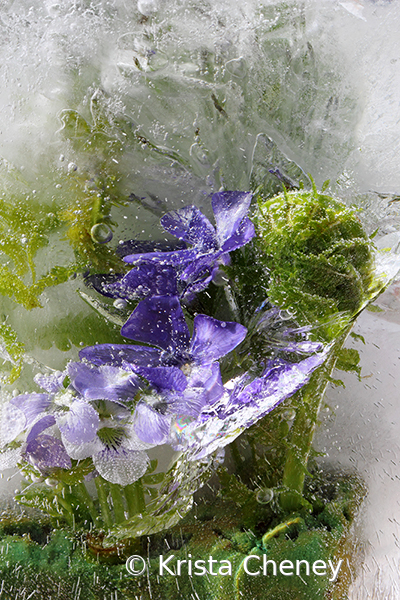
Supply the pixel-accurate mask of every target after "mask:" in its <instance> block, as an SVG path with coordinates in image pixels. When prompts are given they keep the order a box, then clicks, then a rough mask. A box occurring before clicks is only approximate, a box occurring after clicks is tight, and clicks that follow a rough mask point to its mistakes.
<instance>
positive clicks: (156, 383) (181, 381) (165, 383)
mask: <svg viewBox="0 0 400 600" xmlns="http://www.w3.org/2000/svg"><path fill="white" fill-rule="evenodd" d="M135 372H136V373H138V374H139V375H141V376H142V377H144V378H145V379H147V381H148V382H149V383H151V385H152V386H153V387H155V388H156V389H157V390H159V391H164V390H176V391H177V392H183V390H184V389H185V388H186V386H187V381H186V376H185V375H184V374H183V372H182V371H181V370H180V369H178V368H177V367H147V368H146V367H136V368H135Z"/></svg>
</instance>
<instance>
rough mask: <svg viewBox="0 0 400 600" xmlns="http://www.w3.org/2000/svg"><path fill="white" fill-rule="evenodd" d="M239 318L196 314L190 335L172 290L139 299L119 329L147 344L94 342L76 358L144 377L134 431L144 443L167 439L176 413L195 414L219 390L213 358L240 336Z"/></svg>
mask: <svg viewBox="0 0 400 600" xmlns="http://www.w3.org/2000/svg"><path fill="white" fill-rule="evenodd" d="M246 333H247V330H246V328H245V327H243V326H242V325H240V324H239V323H234V322H225V321H218V320H217V319H214V318H213V317H209V316H206V315H197V316H196V317H195V319H194V324H193V335H192V337H190V332H189V328H188V326H187V324H186V321H185V317H184V315H183V311H182V308H181V305H180V303H179V299H178V298H177V297H176V296H153V297H152V298H147V299H145V300H142V301H141V302H140V303H139V304H138V306H137V307H136V309H135V310H134V311H133V313H132V314H131V316H130V317H129V319H128V320H127V322H126V323H125V325H124V326H123V327H122V329H121V334H122V335H123V336H125V337H127V338H129V339H131V340H134V341H136V342H142V343H145V344H152V345H151V346H150V345H149V346H142V345H139V344H135V345H130V344H98V345H96V346H90V347H87V348H84V349H83V350H81V352H80V358H81V359H85V360H87V361H89V362H91V363H93V364H94V365H96V366H101V365H107V364H108V365H113V366H116V367H118V366H124V367H125V368H127V367H128V366H129V367H130V368H132V370H133V371H134V372H135V373H137V374H139V375H141V376H142V377H144V378H145V379H146V380H147V381H149V383H150V384H151V386H152V391H151V392H150V393H149V394H148V395H147V396H146V395H145V396H144V397H143V398H142V401H141V402H139V404H138V405H137V407H136V411H135V419H136V421H135V431H136V433H137V435H138V436H139V438H140V439H141V440H143V441H144V442H146V443H152V444H160V443H164V442H167V441H168V439H169V428H170V424H171V421H172V418H173V417H175V416H176V415H185V416H189V417H196V416H197V415H198V414H199V413H200V412H201V411H202V410H203V409H204V408H205V407H208V406H212V405H213V404H214V403H215V402H216V401H217V400H218V399H219V398H220V397H221V395H222V394H223V385H222V379H221V373H220V368H219V364H218V362H217V361H218V360H219V359H220V358H222V357H223V356H225V355H226V354H228V353H229V352H231V350H233V349H234V348H235V347H236V346H237V345H238V344H240V342H242V340H243V339H244V338H245V336H246Z"/></svg>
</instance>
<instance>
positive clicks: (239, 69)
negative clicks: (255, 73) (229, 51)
mask: <svg viewBox="0 0 400 600" xmlns="http://www.w3.org/2000/svg"><path fill="white" fill-rule="evenodd" d="M226 68H227V70H228V71H229V73H230V74H231V75H233V76H234V77H237V78H238V79H242V78H243V77H244V76H245V75H246V73H247V67H246V63H245V61H244V60H243V58H234V59H232V60H228V62H227V63H226Z"/></svg>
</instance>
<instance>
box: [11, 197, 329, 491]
mask: <svg viewBox="0 0 400 600" xmlns="http://www.w3.org/2000/svg"><path fill="white" fill-rule="evenodd" d="M250 202H251V194H250V193H244V192H219V193H216V194H214V195H213V197H212V208H213V211H214V217H215V223H216V226H215V227H214V226H213V225H212V224H211V223H210V221H209V220H208V219H207V218H206V217H205V216H204V215H203V214H202V213H201V212H200V210H199V209H198V208H196V207H195V206H188V207H185V208H182V209H179V210H176V211H173V212H170V213H167V214H166V215H164V217H163V218H162V219H161V224H162V226H163V227H164V229H165V230H166V231H167V232H169V233H170V234H172V235H174V236H175V237H177V238H178V239H179V240H180V243H179V246H177V247H175V248H173V249H167V250H165V251H161V250H160V251H158V250H157V251H156V250H154V249H153V248H152V249H151V250H152V251H150V252H144V253H136V254H132V253H129V250H128V252H127V253H126V249H127V248H132V244H130V245H129V243H128V244H127V245H126V247H125V253H126V255H125V258H124V260H125V261H126V262H127V263H130V264H132V269H131V270H130V271H129V272H128V273H127V274H126V275H121V276H113V277H112V279H110V277H108V278H107V277H106V276H104V277H103V278H99V277H97V279H95V280H93V281H92V284H93V285H94V286H95V287H97V289H98V290H99V291H100V292H101V293H103V294H105V295H108V296H111V297H114V298H122V299H124V300H135V299H136V300H138V299H140V301H139V303H138V304H137V306H136V308H135V309H134V310H133V312H132V313H131V315H130V316H129V318H128V319H127V321H126V322H125V324H124V325H123V327H122V329H121V334H122V336H124V337H125V338H127V339H128V340H131V341H132V342H133V343H126V344H97V345H95V346H90V347H86V348H84V349H83V350H81V352H80V356H79V358H80V361H81V362H72V363H70V364H69V365H68V366H67V368H66V370H65V372H63V373H55V374H53V375H51V376H49V375H38V376H36V378H35V381H36V383H37V384H38V385H39V386H40V387H41V388H42V389H43V390H45V392H43V393H27V394H22V395H18V396H16V397H14V398H12V399H11V400H10V401H9V402H8V403H6V404H5V405H4V407H3V412H2V420H1V423H2V427H1V439H0V442H1V445H2V447H3V449H4V451H3V453H2V454H1V455H0V457H2V460H3V463H5V462H7V461H8V462H7V465H8V463H9V462H10V461H11V462H12V460H14V461H15V462H24V461H25V462H27V463H29V464H31V465H33V466H34V467H35V468H36V469H37V471H38V472H39V473H40V474H41V475H42V476H51V475H52V474H54V472H55V471H56V470H57V469H71V468H72V467H73V463H72V461H75V460H77V461H80V460H83V459H86V458H89V457H90V458H91V459H92V462H93V469H94V470H95V471H94V473H95V474H99V475H101V476H102V477H103V478H104V479H105V480H107V481H109V482H111V483H116V484H120V485H122V486H126V485H128V484H130V483H132V482H134V481H136V480H137V479H138V478H140V477H141V476H142V475H143V474H144V473H145V472H146V470H147V468H148V464H149V459H148V456H147V453H146V450H147V449H149V448H151V447H154V446H158V445H161V444H170V445H171V446H172V447H173V448H174V449H175V450H182V451H187V453H188V458H190V459H197V458H202V457H204V456H206V455H208V454H210V453H211V452H213V451H214V450H216V449H218V448H221V447H223V446H225V445H226V444H227V443H229V442H230V441H231V440H233V439H234V438H235V437H237V436H238V435H239V434H240V433H241V432H242V431H243V430H244V429H245V428H247V427H249V426H250V425H251V424H252V423H254V422H255V421H257V420H258V419H259V418H261V417H262V416H263V415H265V414H266V413H268V412H269V411H270V410H272V409H273V408H274V407H275V406H276V405H277V404H278V403H279V402H281V401H282V400H284V399H285V398H287V397H288V396H290V395H291V394H293V393H294V392H295V391H296V390H297V389H299V388H300V387H301V386H302V385H304V383H306V381H307V380H308V378H309V376H310V374H311V373H312V372H313V371H314V369H315V368H317V367H318V366H319V365H320V364H321V363H322V362H323V361H324V359H325V356H326V352H327V350H326V349H325V350H323V351H322V352H319V353H316V352H317V351H319V350H321V345H320V344H319V343H316V342H309V341H306V342H301V343H300V344H297V346H298V347H300V346H301V345H303V348H306V352H307V353H312V352H314V354H313V355H312V356H311V357H308V358H305V359H303V360H301V361H300V362H297V363H290V362H288V361H286V360H283V359H281V358H278V357H275V358H273V359H271V360H269V361H267V362H266V364H265V365H264V367H263V369H262V372H261V374H260V376H258V377H254V376H250V374H248V373H244V374H242V375H240V376H238V377H234V378H233V379H230V380H229V379H228V381H225V382H224V377H223V374H222V373H221V365H220V360H221V359H223V358H224V357H226V356H227V355H228V354H230V353H231V352H232V351H233V350H234V349H235V348H236V347H237V346H239V344H241V343H242V342H243V340H244V339H245V337H246V334H247V329H246V327H244V326H243V325H242V324H240V323H237V322H234V321H221V320H218V319H215V318H214V317H213V316H209V315H206V314H196V315H195V316H194V320H193V331H192V334H191V332H190V330H189V326H188V324H187V322H186V318H185V315H184V312H183V309H182V305H181V302H182V301H184V302H186V303H188V302H190V300H191V299H193V297H194V296H195V295H196V294H197V293H198V292H200V291H202V290H204V289H205V288H206V287H207V286H208V285H209V284H210V282H212V281H213V280H214V279H215V278H216V276H217V272H218V270H219V269H220V268H221V266H223V265H228V264H229V261H230V257H229V252H231V251H232V250H236V249H238V248H241V247H242V246H244V245H245V244H247V243H248V242H249V241H250V240H251V239H252V238H253V236H254V234H255V231H254V225H253V223H252V222H251V221H250V219H249V218H248V217H247V213H248V210H249V206H250ZM264 321H265V317H264ZM264 325H265V323H264ZM295 346H296V344H295ZM293 348H294V347H293V342H288V344H287V346H286V348H285V349H286V350H287V351H289V352H290V351H293Z"/></svg>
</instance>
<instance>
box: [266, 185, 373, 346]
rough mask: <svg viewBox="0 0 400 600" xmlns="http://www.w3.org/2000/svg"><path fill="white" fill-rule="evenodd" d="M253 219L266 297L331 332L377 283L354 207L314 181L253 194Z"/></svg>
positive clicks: (367, 297) (366, 298)
mask: <svg viewBox="0 0 400 600" xmlns="http://www.w3.org/2000/svg"><path fill="white" fill-rule="evenodd" d="M257 225H258V232H259V236H258V245H259V247H260V249H261V251H262V253H263V256H262V261H263V264H264V266H265V268H266V269H267V270H268V272H269V276H270V282H269V286H268V297H269V299H270V301H271V302H272V303H274V304H276V305H278V306H280V307H282V308H285V309H287V310H289V311H290V312H291V313H292V314H293V313H294V314H295V318H296V319H297V320H298V321H299V323H300V324H307V325H309V324H310V325H314V326H317V325H324V328H323V329H321V333H322V334H323V335H324V336H325V337H326V338H328V339H329V340H331V339H333V338H335V337H336V336H337V335H338V334H339V333H340V331H342V330H343V328H344V326H345V325H346V324H347V323H349V321H350V320H351V319H352V318H353V317H354V316H355V315H356V314H357V313H358V312H359V311H360V310H361V309H362V308H363V307H364V306H365V304H366V303H367V302H368V301H370V300H371V298H372V297H373V296H374V294H375V292H376V287H377V282H376V278H375V275H374V257H373V246H372V242H371V241H370V239H369V238H368V236H367V235H366V233H365V232H364V230H363V228H362V225H361V223H360V221H359V219H358V218H357V215H356V213H355V212H354V210H352V209H350V208H348V207H346V206H345V205H344V204H343V203H342V202H340V201H338V200H336V199H334V198H332V197H330V196H327V195H324V194H320V193H318V192H317V190H316V188H315V185H314V186H313V189H312V191H309V192H308V191H297V192H286V191H285V192H284V193H283V194H279V195H278V196H275V197H274V198H272V199H270V200H266V201H264V200H263V199H262V198H259V214H258V217H257Z"/></svg>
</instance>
